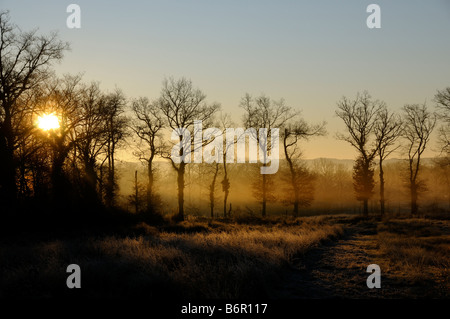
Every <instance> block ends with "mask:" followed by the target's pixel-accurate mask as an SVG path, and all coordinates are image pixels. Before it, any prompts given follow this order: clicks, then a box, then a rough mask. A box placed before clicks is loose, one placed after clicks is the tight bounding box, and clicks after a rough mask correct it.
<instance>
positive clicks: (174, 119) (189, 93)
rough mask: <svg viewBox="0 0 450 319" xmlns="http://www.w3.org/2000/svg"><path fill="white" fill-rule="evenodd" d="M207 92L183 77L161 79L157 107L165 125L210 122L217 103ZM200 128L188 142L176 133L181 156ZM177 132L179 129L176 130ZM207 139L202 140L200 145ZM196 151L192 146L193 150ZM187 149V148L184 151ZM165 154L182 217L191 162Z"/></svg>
mask: <svg viewBox="0 0 450 319" xmlns="http://www.w3.org/2000/svg"><path fill="white" fill-rule="evenodd" d="M205 99H206V95H205V94H204V93H203V92H202V91H200V90H199V89H196V88H194V86H193V84H192V81H190V80H187V79H185V78H181V79H179V80H174V79H173V78H170V79H166V80H164V82H163V88H162V91H161V96H160V98H159V100H158V102H157V105H158V107H159V108H160V109H161V111H162V113H163V114H164V116H165V117H166V120H167V125H168V127H170V128H171V129H172V130H174V132H180V131H179V129H185V130H192V129H194V121H202V127H203V129H205V128H208V127H210V126H211V123H212V117H213V115H214V113H216V111H217V110H218V109H219V108H220V106H219V104H216V103H214V104H207V103H206V102H205ZM199 133H200V132H194V134H191V139H190V141H188V142H187V143H186V142H185V141H184V140H183V135H179V142H178V145H181V147H180V156H183V155H184V153H185V151H187V148H189V153H190V148H192V147H193V146H194V144H195V143H194V137H195V135H196V134H199ZM178 134H179V133H178ZM207 142H208V141H203V139H202V142H201V147H203V146H204V145H205V144H206V143H207ZM194 151H195V150H194ZM186 153H188V152H186ZM165 157H166V158H168V159H170V162H171V164H172V167H173V168H174V169H175V171H176V172H177V184H178V219H179V220H183V219H184V187H185V182H184V173H185V170H186V165H187V164H188V163H189V162H190V158H189V160H187V158H185V159H186V161H185V160H182V161H181V162H180V163H175V162H174V161H173V159H172V157H171V156H170V155H169V154H168V153H167V154H165Z"/></svg>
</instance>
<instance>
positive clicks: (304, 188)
mask: <svg viewBox="0 0 450 319" xmlns="http://www.w3.org/2000/svg"><path fill="white" fill-rule="evenodd" d="M325 124H326V123H322V124H319V125H310V124H308V123H307V122H306V121H305V120H303V119H300V120H298V121H297V122H295V123H291V124H289V125H287V126H286V127H285V129H284V134H283V149H284V156H285V158H286V161H287V163H288V166H289V172H290V185H291V192H287V195H288V196H287V197H288V198H289V199H290V200H289V202H290V203H291V204H292V205H293V206H294V209H293V213H294V216H295V217H297V216H298V211H299V206H300V205H303V206H308V205H310V203H311V201H312V198H313V190H312V188H313V185H312V174H310V173H309V171H308V169H307V168H306V167H305V166H304V165H302V164H301V163H300V162H299V160H300V157H301V151H300V149H299V142H300V140H302V139H304V140H307V139H309V138H310V137H313V136H320V135H324V134H326V131H325ZM291 195H293V196H291Z"/></svg>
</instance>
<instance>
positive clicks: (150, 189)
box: [147, 158, 153, 211]
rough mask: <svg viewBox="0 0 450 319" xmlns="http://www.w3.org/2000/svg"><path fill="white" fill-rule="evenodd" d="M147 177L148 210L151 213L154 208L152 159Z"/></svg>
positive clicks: (149, 162)
mask: <svg viewBox="0 0 450 319" xmlns="http://www.w3.org/2000/svg"><path fill="white" fill-rule="evenodd" d="M147 170H148V172H147V174H148V175H147V177H148V184H147V210H148V211H150V210H151V208H152V195H153V194H152V192H153V167H152V159H151V158H150V159H149V161H148V166H147Z"/></svg>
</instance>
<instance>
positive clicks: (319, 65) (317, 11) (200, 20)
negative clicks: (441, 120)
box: [0, 0, 450, 159]
mask: <svg viewBox="0 0 450 319" xmlns="http://www.w3.org/2000/svg"><path fill="white" fill-rule="evenodd" d="M71 3H75V4H78V5H79V6H80V8H81V28H80V29H69V28H68V27H67V25H66V19H67V17H68V16H69V15H70V13H67V12H66V8H67V6H68V5H69V4H71ZM372 3H375V4H378V5H379V6H380V9H381V28H379V29H369V28H368V27H367V24H366V19H367V17H368V16H369V15H370V13H367V12H366V8H367V6H368V5H369V4H372ZM5 9H6V10H9V11H10V17H11V20H12V22H14V23H15V24H17V25H18V26H19V27H20V28H21V29H22V30H24V31H27V30H31V29H35V28H39V31H38V32H39V33H42V34H48V33H49V32H52V31H57V32H58V33H59V36H60V38H61V39H62V40H64V41H68V42H69V43H70V45H71V51H70V52H67V53H66V54H65V57H64V59H63V60H62V61H61V62H60V63H59V64H56V65H55V66H54V69H55V70H56V72H57V74H61V75H62V74H64V73H72V74H76V73H80V72H81V73H83V74H84V77H83V78H84V81H86V82H90V81H100V83H101V87H102V88H103V89H104V90H106V91H112V90H114V88H116V87H118V88H121V89H122V90H123V92H124V93H125V95H126V96H127V97H129V98H137V97H139V96H147V97H148V98H150V99H156V98H157V97H158V96H159V94H160V91H161V84H162V81H163V79H164V78H165V77H170V76H173V77H174V78H179V77H187V78H189V79H191V80H192V81H193V83H194V85H195V86H196V87H198V88H200V89H201V90H202V91H203V92H204V93H205V94H206V95H207V100H208V101H209V102H219V103H220V104H221V105H222V111H223V112H227V113H230V114H232V116H233V117H234V120H235V121H236V126H237V127H239V126H240V120H241V116H242V111H241V110H240V109H239V107H238V105H239V101H240V99H241V97H242V96H244V94H245V93H247V92H248V93H250V94H251V95H253V96H257V95H260V94H265V95H267V96H269V97H271V98H272V99H274V100H279V99H280V98H284V99H285V101H286V103H287V104H288V105H290V106H292V107H293V108H295V109H298V110H301V112H302V113H301V114H302V116H303V117H304V118H305V120H307V121H308V122H310V123H318V122H322V121H326V122H327V123H328V125H327V131H328V135H327V136H326V137H320V138H315V139H313V140H311V141H310V142H307V143H305V144H304V146H303V148H304V156H305V158H317V157H328V158H340V159H344V158H346V159H353V158H355V156H356V152H355V151H354V150H353V149H352V148H351V146H349V145H348V144H347V143H345V142H343V141H339V140H337V139H336V138H335V136H336V133H337V132H344V130H345V128H344V124H343V123H342V121H341V120H340V119H339V118H338V117H337V116H336V115H335V110H336V103H337V102H338V101H339V100H340V99H341V98H342V97H343V96H347V97H350V98H353V97H355V96H356V93H357V92H361V91H364V90H367V91H368V92H369V93H370V94H371V95H372V97H373V98H374V99H379V100H383V101H384V102H386V104H387V105H388V107H389V108H390V110H392V111H400V109H401V107H402V106H403V105H405V104H414V103H425V102H426V103H427V105H428V106H429V107H430V108H432V109H434V106H435V103H434V102H433V97H434V95H435V94H436V91H437V90H442V89H444V88H445V87H448V86H450V62H449V57H450V37H449V31H450V1H448V0H429V1H416V0H396V1H392V0H391V1H380V0H371V1H363V0H347V1H335V0H322V1H320V0H319V1H300V0H278V1H275V0H272V1H268V0H239V1H237V0H228V1H224V0H223V1H214V0H209V1H207V0H184V1H181V0H179V1H175V0H164V1H162V0H161V1H152V0H150V1H136V0H134V1H133V0H131V1H99V0H97V1H95V0H94V1H92V0H91V1H81V0H71V1H61V0H51V1H50V0H41V1H32V0H0V10H5ZM437 149H438V147H437V145H436V143H435V142H434V143H432V144H431V146H430V149H429V150H428V152H427V153H426V155H428V156H432V155H433V154H435V153H434V152H433V151H436V150H437ZM394 156H396V157H400V156H401V154H394Z"/></svg>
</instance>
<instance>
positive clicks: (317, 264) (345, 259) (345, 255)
mask: <svg viewBox="0 0 450 319" xmlns="http://www.w3.org/2000/svg"><path fill="white" fill-rule="evenodd" d="M376 234H377V232H376V224H374V223H362V224H361V223H360V224H356V225H349V226H348V227H347V228H346V234H345V236H344V237H343V238H342V239H340V240H337V241H335V242H331V243H328V244H325V245H323V246H320V247H318V248H316V249H313V250H312V251H309V252H308V253H306V254H305V255H303V256H301V257H299V258H298V259H297V260H294V267H292V268H291V270H290V271H288V272H287V273H286V274H285V275H284V278H283V280H282V281H281V282H280V284H279V285H278V286H277V287H276V289H275V290H274V295H273V297H274V298H281V299H291V298H295V299H302V298H308V299H310V298H320V299H322V298H395V297H398V293H399V291H398V289H396V288H395V287H396V286H397V285H398V283H396V282H395V279H393V278H389V277H388V276H387V275H386V274H383V268H381V288H380V289H376V288H374V289H369V288H368V287H367V284H366V280H367V277H368V276H369V275H370V274H369V273H367V272H366V269H367V266H368V265H370V264H378V265H381V264H383V263H384V262H385V260H382V258H383V257H381V256H380V255H379V254H377V242H376Z"/></svg>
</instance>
